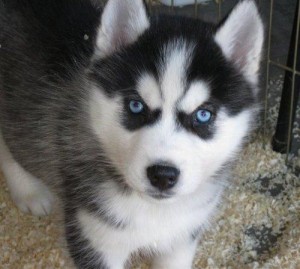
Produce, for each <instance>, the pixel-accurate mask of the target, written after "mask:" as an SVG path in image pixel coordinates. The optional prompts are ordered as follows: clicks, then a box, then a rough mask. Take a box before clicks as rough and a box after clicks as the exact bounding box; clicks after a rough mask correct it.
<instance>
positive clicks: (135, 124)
mask: <svg viewBox="0 0 300 269" xmlns="http://www.w3.org/2000/svg"><path fill="white" fill-rule="evenodd" d="M131 100H136V101H140V102H142V103H143V105H144V109H143V111H142V112H141V113H139V114H134V113H132V112H131V110H130V108H129V103H130V101H131ZM123 103H124V109H123V111H122V115H121V118H122V123H123V125H124V127H125V128H127V129H128V130H130V131H134V130H137V129H140V128H142V127H144V126H149V125H152V124H155V123H156V122H157V121H158V120H159V119H160V116H161V110H159V109H156V110H154V111H151V110H150V108H149V107H148V106H147V104H145V103H144V102H143V101H142V100H141V98H139V97H135V98H133V99H132V98H130V97H129V98H125V99H124V102H123Z"/></svg>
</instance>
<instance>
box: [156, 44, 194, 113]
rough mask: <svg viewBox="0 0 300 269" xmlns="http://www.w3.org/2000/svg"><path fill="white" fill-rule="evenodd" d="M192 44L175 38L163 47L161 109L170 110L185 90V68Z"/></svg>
mask: <svg viewBox="0 0 300 269" xmlns="http://www.w3.org/2000/svg"><path fill="white" fill-rule="evenodd" d="M193 50H194V46H191V45H189V46H188V45H187V44H186V42H185V41H184V40H177V41H175V42H171V43H169V44H167V45H166V47H165V48H164V52H163V53H164V56H163V57H164V59H165V64H164V66H163V68H162V70H161V91H162V97H163V110H167V111H171V110H172V109H173V108H175V105H176V102H177V101H178V100H179V99H180V97H181V96H182V95H183V93H184V91H185V86H186V70H187V68H188V65H189V64H190V62H191V58H192V57H191V56H192V54H193Z"/></svg>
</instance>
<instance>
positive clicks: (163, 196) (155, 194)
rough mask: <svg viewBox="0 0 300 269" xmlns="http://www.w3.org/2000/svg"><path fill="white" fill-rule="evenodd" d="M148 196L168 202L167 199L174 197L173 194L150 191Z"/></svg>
mask: <svg viewBox="0 0 300 269" xmlns="http://www.w3.org/2000/svg"><path fill="white" fill-rule="evenodd" d="M147 194H148V195H149V196H150V197H151V198H154V199H156V200H166V199H171V198H172V197H174V194H173V193H165V192H153V191H149V192H147Z"/></svg>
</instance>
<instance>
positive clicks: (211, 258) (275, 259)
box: [0, 138, 300, 269]
mask: <svg viewBox="0 0 300 269" xmlns="http://www.w3.org/2000/svg"><path fill="white" fill-rule="evenodd" d="M292 163H294V166H299V167H300V161H299V158H294V159H293V160H292ZM292 170H293V169H292V168H289V167H287V166H286V164H285V158H284V155H280V154H277V153H275V152H273V151H272V150H271V148H270V146H267V148H266V149H264V148H263V144H262V139H261V138H257V139H256V140H255V141H253V142H251V143H249V145H248V146H247V147H246V148H245V150H244V151H243V153H242V155H241V158H240V160H239V162H238V165H237V168H236V169H235V171H234V177H233V182H232V183H233V184H232V185H231V187H230V189H228V190H227V192H226V194H225V195H224V197H225V200H224V203H223V205H222V206H221V208H220V214H219V216H218V218H217V220H216V221H215V222H214V223H212V225H211V229H210V231H208V232H207V233H206V234H205V235H204V237H203V239H202V240H201V243H200V244H199V248H198V254H197V257H196V258H195V268H214V269H215V268H228V269H229V268H232V269H235V268H295V269H297V268H300V251H299V250H300V181H299V177H297V175H296V174H294V173H293V171H292ZM298 176H299V175H298ZM0 178H1V179H0V268H3V269H8V268H13V269H19V268H20V269H21V268H23V269H31V268H47V269H48V268H49V269H51V268H67V269H69V268H70V269H71V268H73V267H72V265H71V262H70V260H69V259H68V257H67V254H66V252H65V249H64V247H63V246H64V242H63V240H62V233H63V231H62V225H60V221H59V220H58V219H59V214H55V213H54V214H53V215H52V216H49V217H44V218H39V217H33V216H30V215H25V214H23V213H21V212H20V211H19V210H18V209H17V208H16V207H15V206H14V204H13V203H12V201H11V199H10V197H9V194H8V190H7V188H6V186H5V183H4V180H3V176H2V175H1V176H0ZM134 268H136V269H144V268H145V269H146V268H147V266H146V265H137V266H136V267H134Z"/></svg>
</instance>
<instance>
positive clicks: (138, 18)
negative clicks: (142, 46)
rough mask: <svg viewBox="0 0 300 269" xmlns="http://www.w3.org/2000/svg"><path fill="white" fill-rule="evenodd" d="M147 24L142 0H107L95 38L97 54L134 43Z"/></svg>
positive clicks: (101, 54)
mask: <svg viewBox="0 0 300 269" xmlns="http://www.w3.org/2000/svg"><path fill="white" fill-rule="evenodd" d="M149 26H150V22H149V18H148V15H147V10H146V6H145V3H144V1H143V0H109V1H108V3H107V4H106V6H105V8H104V10H103V13H102V17H101V25H100V27H99V30H98V35H97V39H96V45H97V54H99V55H100V57H104V56H107V55H110V54H112V53H114V52H115V51H117V50H119V49H121V48H122V47H124V46H126V45H129V44H131V43H134V42H135V41H136V40H137V39H138V37H139V36H140V35H141V34H143V33H144V32H145V31H146V30H147V29H148V28H149Z"/></svg>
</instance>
